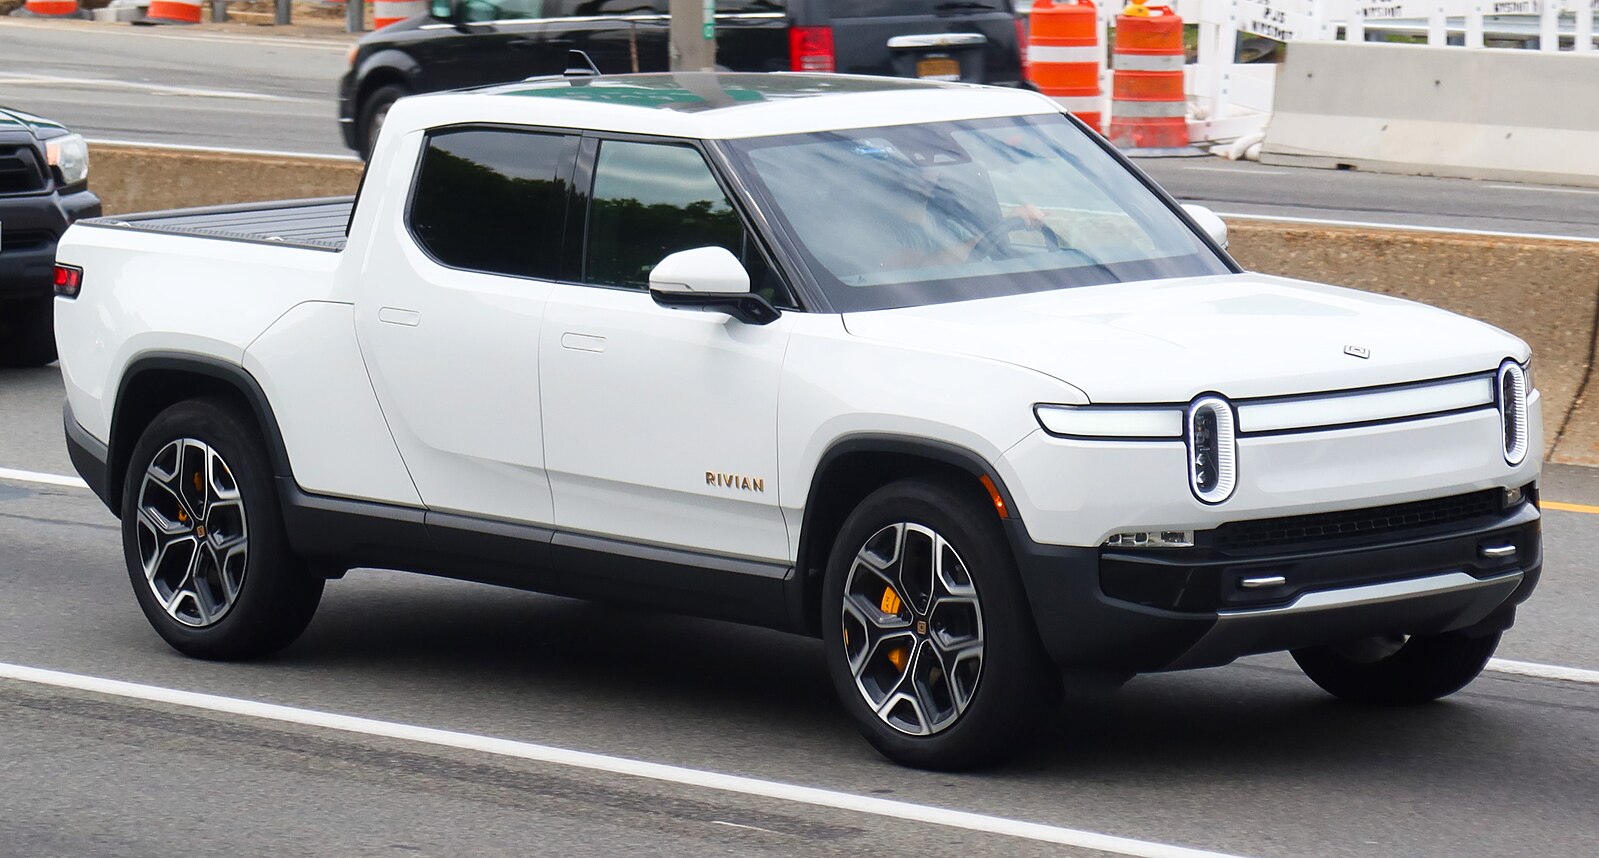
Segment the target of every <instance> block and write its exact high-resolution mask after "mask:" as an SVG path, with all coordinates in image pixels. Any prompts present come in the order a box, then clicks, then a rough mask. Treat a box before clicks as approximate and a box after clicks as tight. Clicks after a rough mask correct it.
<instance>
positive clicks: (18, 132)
mask: <svg viewBox="0 0 1599 858" xmlns="http://www.w3.org/2000/svg"><path fill="white" fill-rule="evenodd" d="M88 181H89V147H88V145H87V144H86V143H84V142H83V138H82V137H79V136H78V135H76V134H73V133H72V132H70V131H68V130H67V129H66V128H63V127H62V126H60V125H58V124H56V123H54V122H51V121H50V120H48V119H40V118H39V117H37V116H31V115H29V114H26V113H21V112H18V111H15V110H8V109H6V108H4V107H0V366H42V365H44V364H47V363H49V362H50V361H53V360H55V359H56V342H55V331H54V329H53V327H52V325H53V318H52V312H53V309H52V308H53V301H54V280H53V276H54V273H55V259H56V241H57V240H58V239H59V238H61V233H63V232H65V231H66V229H67V226H68V225H70V224H71V223H72V222H73V221H75V220H78V219H80V218H86V217H99V216H100V198H99V197H96V196H95V195H94V194H92V193H89V187H88Z"/></svg>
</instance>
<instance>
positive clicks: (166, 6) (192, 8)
mask: <svg viewBox="0 0 1599 858" xmlns="http://www.w3.org/2000/svg"><path fill="white" fill-rule="evenodd" d="M144 23H149V24H198V23H200V0H150V8H149V9H148V10H146V11H145V14H144Z"/></svg>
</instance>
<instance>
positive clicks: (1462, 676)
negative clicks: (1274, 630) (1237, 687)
mask: <svg viewBox="0 0 1599 858" xmlns="http://www.w3.org/2000/svg"><path fill="white" fill-rule="evenodd" d="M1498 646H1499V635H1498V634H1497V633H1495V634H1490V635H1484V636H1481V637H1470V636H1467V635H1466V634H1464V633H1462V632H1449V633H1446V634H1441V635H1430V636H1425V637H1411V638H1409V639H1408V640H1406V641H1405V642H1404V644H1403V645H1402V646H1400V647H1399V648H1398V650H1397V651H1395V652H1393V653H1392V654H1391V655H1387V656H1386V657H1382V658H1377V659H1375V660H1371V659H1369V658H1360V657H1357V656H1356V655H1355V654H1354V652H1353V649H1352V648H1351V647H1348V646H1345V647H1335V646H1320V647H1309V648H1306V649H1296V650H1294V651H1293V656H1294V661H1297V662H1299V668H1300V669H1301V670H1303V671H1304V672H1305V675H1306V676H1308V677H1310V679H1311V681H1312V682H1314V683H1316V684H1317V685H1319V686H1321V687H1322V688H1323V689H1324V690H1325V691H1327V693H1329V694H1331V695H1333V696H1334V697H1338V698H1341V699H1343V700H1349V701H1352V702H1355V703H1369V704H1376V705H1386V706H1398V705H1406V704H1414V703H1426V702H1429V701H1432V700H1437V699H1438V698H1440V697H1448V696H1449V695H1451V694H1454V693H1455V692H1456V691H1459V690H1460V689H1462V688H1465V687H1466V686H1467V685H1469V684H1470V683H1471V681H1472V680H1474V679H1476V678H1477V675H1478V674H1480V673H1482V670H1483V668H1484V667H1486V666H1487V665H1488V659H1489V658H1491V657H1493V654H1494V650H1495V649H1497V648H1498Z"/></svg>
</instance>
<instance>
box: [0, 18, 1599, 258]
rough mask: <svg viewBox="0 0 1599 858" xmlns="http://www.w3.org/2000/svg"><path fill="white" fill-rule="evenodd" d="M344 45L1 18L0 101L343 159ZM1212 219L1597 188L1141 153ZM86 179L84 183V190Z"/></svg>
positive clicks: (1422, 217)
mask: <svg viewBox="0 0 1599 858" xmlns="http://www.w3.org/2000/svg"><path fill="white" fill-rule="evenodd" d="M348 45H349V42H348V41H343V40H338V39H332V40H325V39H300V38H290V37H281V36H280V37H275V36H269V35H262V36H258V37H247V36H236V35H221V34H214V33H202V32H195V31H182V30H178V29H177V28H161V29H157V28H148V27H145V28H137V27H129V26H113V25H90V24H82V23H60V22H44V23H41V22H36V21H19V20H16V19H4V18H0V47H3V50H0V104H5V105H9V106H12V107H16V108H20V109H24V110H30V111H34V112H37V113H41V114H43V115H46V116H50V117H52V118H54V119H57V120H59V121H62V122H65V123H67V124H69V125H71V126H72V127H74V128H76V129H78V130H80V131H82V132H83V133H84V134H85V135H86V136H88V137H90V138H91V139H103V140H123V141H136V142H153V143H165V144H179V145H197V146H208V147H226V148H242V149H265V150H276V151H290V152H304V153H313V154H326V155H348V154H349V151H348V150H346V149H345V148H344V147H343V144H342V142H341V141H340V139H339V135H338V130H337V124H336V121H335V118H334V117H335V112H336V106H335V95H334V91H335V87H336V85H337V81H338V78H339V76H340V75H341V74H343V73H344V71H345V51H346V50H347V48H348ZM1139 163H1140V165H1141V166H1143V168H1144V169H1145V170H1147V171H1148V172H1149V173H1150V174H1151V175H1153V176H1154V177H1155V179H1156V180H1157V181H1159V182H1160V183H1161V184H1162V185H1164V186H1165V187H1166V188H1167V189H1168V190H1170V191H1171V192H1172V193H1174V194H1176V195H1177V196H1178V197H1180V198H1182V199H1183V200H1185V201H1189V202H1197V203H1202V204H1205V205H1209V206H1211V207H1212V208H1214V209H1216V210H1217V211H1219V212H1222V213H1225V214H1242V215H1256V216H1270V217H1295V218H1311V219H1322V220H1329V219H1330V220H1340V221H1356V222H1377V223H1392V224H1401V225H1410V226H1427V227H1446V228H1457V229H1479V230H1495V231H1504V232H1517V233H1536V234H1553V235H1567V236H1578V237H1586V238H1599V189H1594V188H1562V187H1553V186H1542V185H1522V184H1513V183H1507V182H1475V181H1467V180H1460V179H1437V178H1426V177H1413V176H1387V175H1380V174H1375V173H1352V172H1346V171H1334V170H1312V169H1304V168H1290V167H1274V166H1262V165H1260V164H1254V163H1248V162H1231V161H1227V160H1225V159H1223V158H1217V157H1201V158H1166V159H1153V158H1145V159H1140V161H1139ZM92 181H93V180H92V176H91V184H92Z"/></svg>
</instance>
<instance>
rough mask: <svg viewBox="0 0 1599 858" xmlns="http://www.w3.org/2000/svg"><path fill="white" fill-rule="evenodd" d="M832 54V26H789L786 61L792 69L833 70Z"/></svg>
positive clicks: (807, 70) (806, 70) (810, 70)
mask: <svg viewBox="0 0 1599 858" xmlns="http://www.w3.org/2000/svg"><path fill="white" fill-rule="evenodd" d="M833 56H834V54H833V28H832V27H791V28H789V31H788V62H789V67H790V68H792V69H793V70H794V71H804V72H830V71H833V70H834V68H835V66H834V63H833Z"/></svg>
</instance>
